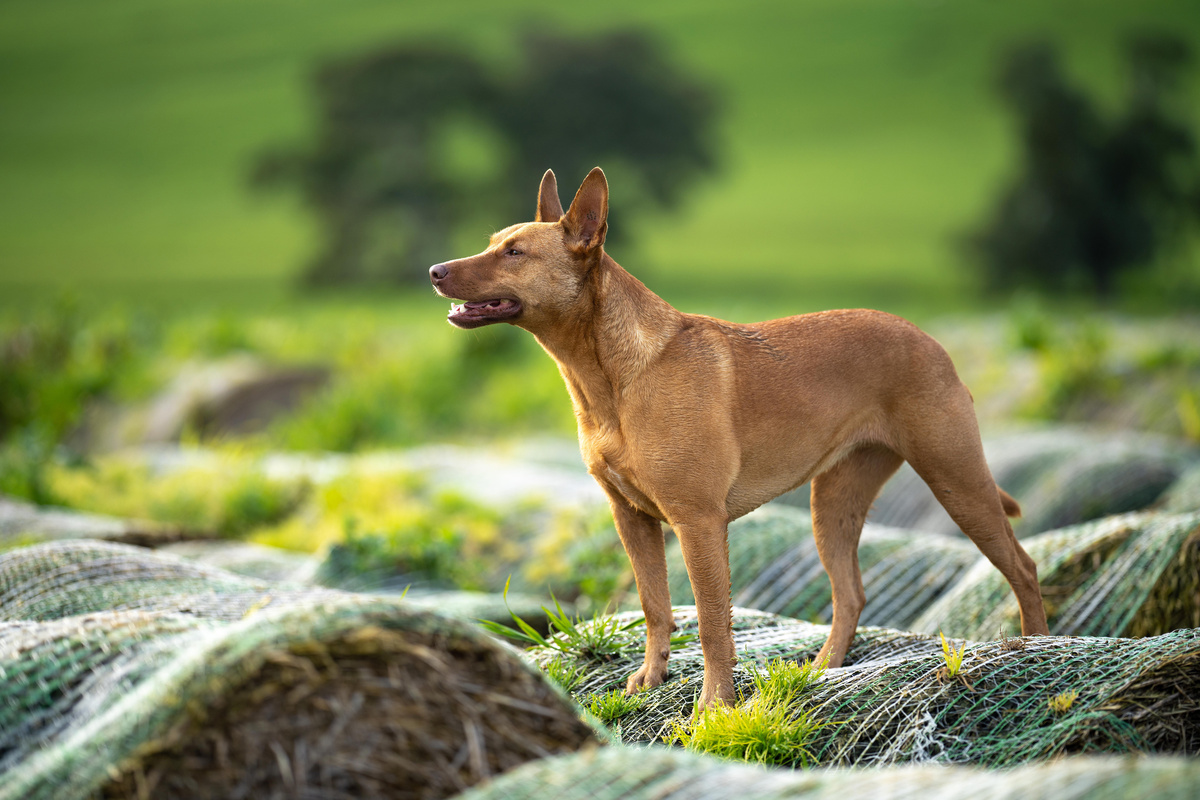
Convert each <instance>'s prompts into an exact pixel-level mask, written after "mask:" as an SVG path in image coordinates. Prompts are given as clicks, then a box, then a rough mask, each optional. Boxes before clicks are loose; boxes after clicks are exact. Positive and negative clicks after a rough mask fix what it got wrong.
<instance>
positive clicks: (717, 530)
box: [672, 514, 737, 709]
mask: <svg viewBox="0 0 1200 800" xmlns="http://www.w3.org/2000/svg"><path fill="white" fill-rule="evenodd" d="M727 526H728V519H727V518H726V517H725V516H724V515H717V514H711V515H708V516H699V517H695V518H692V519H690V520H688V521H678V522H676V521H674V520H673V521H672V527H673V528H674V530H675V535H676V536H677V537H678V538H679V544H680V549H681V550H682V551H683V561H684V563H685V564H686V565H687V571H688V580H690V581H691V583H692V594H693V595H695V597H696V615H697V617H698V618H699V623H700V647H701V649H702V650H703V651H704V687H703V688H702V689H701V691H700V708H702V709H704V708H707V707H708V706H709V705H711V704H712V703H714V702H726V703H732V702H733V700H734V686H733V667H734V665H735V664H736V663H737V654H736V653H735V652H734V647H733V625H732V622H733V620H732V617H731V608H730V596H729V592H730V586H729V537H728V527H727Z"/></svg>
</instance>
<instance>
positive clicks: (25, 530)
mask: <svg viewBox="0 0 1200 800" xmlns="http://www.w3.org/2000/svg"><path fill="white" fill-rule="evenodd" d="M200 535H201V534H198V533H195V532H189V531H185V530H182V529H180V528H178V527H173V526H170V525H163V524H161V523H157V522H149V521H146V520H132V519H121V518H119V517H109V516H105V515H103V514H87V513H83V512H81V511H72V510H71V509H66V508H54V507H48V506H38V505H34V504H33V503H26V502H24V501H21V500H14V499H12V498H10V497H0V549H5V548H8V547H13V546H22V545H27V544H30V543H32V542H38V541H54V540H58V539H85V538H86V539H104V540H107V541H112V542H124V543H125V544H138V545H144V546H146V547H153V546H155V545H158V544H164V543H167V542H174V541H178V540H181V539H188V538H192V537H196V536H200Z"/></svg>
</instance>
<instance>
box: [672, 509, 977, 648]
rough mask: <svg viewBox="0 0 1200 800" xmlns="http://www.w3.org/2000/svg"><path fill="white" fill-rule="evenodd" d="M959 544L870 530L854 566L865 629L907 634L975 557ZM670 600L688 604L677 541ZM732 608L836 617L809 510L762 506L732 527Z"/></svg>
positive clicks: (879, 528) (870, 527) (877, 528)
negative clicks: (864, 597)
mask: <svg viewBox="0 0 1200 800" xmlns="http://www.w3.org/2000/svg"><path fill="white" fill-rule="evenodd" d="M979 557H980V556H979V551H978V550H977V549H976V548H975V547H974V545H972V544H971V543H970V542H968V541H966V540H964V539H962V538H951V537H948V536H941V535H938V534H931V533H924V532H920V533H918V532H913V531H903V530H898V529H895V528H887V527H884V526H880V525H873V524H868V525H866V526H865V527H864V528H863V533H862V538H861V540H860V543H859V550H858V560H859V566H860V568H861V570H862V574H863V585H864V587H865V588H866V593H867V605H866V608H864V609H863V614H862V618H861V620H860V622H861V623H862V624H863V625H870V626H880V627H889V628H901V629H903V628H906V627H908V626H909V625H910V624H911V623H912V621H913V620H914V619H916V618H917V616H919V615H920V613H921V612H922V611H923V610H924V609H925V607H926V606H928V605H929V604H930V603H931V602H933V601H934V600H935V599H937V598H938V597H939V596H940V595H941V594H942V593H943V592H945V591H946V590H948V589H949V588H950V587H951V586H952V585H953V584H954V582H955V581H956V580H957V579H958V578H959V577H960V576H961V575H962V574H963V573H964V572H966V570H967V569H968V568H969V567H970V566H971V565H972V564H974V563H975V562H976V561H977V560H978V559H979ZM667 560H668V574H669V575H670V582H671V583H670V585H671V597H672V598H673V599H674V600H675V601H676V602H678V603H692V602H695V598H694V597H693V595H692V587H691V584H690V583H689V582H688V576H687V570H686V569H685V567H684V564H683V556H682V555H681V554H680V552H679V546H678V542H676V541H674V540H672V546H671V548H670V549H669V551H668V556H667ZM729 561H730V575H731V582H732V588H733V602H734V605H737V606H742V607H744V608H756V609H759V610H762V611H769V612H772V613H775V614H784V615H786V616H789V617H796V618H798V619H805V620H811V621H814V622H829V621H830V620H831V618H832V616H833V604H832V589H831V587H830V584H829V578H828V576H827V575H826V574H825V569H824V567H822V566H821V559H820V557H819V555H818V554H817V546H816V542H815V541H814V540H813V535H812V520H811V518H810V517H809V515H808V514H807V512H804V511H801V510H798V509H792V508H788V507H785V506H778V505H777V506H765V507H763V508H760V509H758V510H757V511H755V512H753V513H751V514H748V515H747V516H745V517H743V518H741V519H739V520H737V521H735V522H734V523H732V524H731V525H730V526H729Z"/></svg>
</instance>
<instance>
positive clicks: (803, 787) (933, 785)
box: [459, 747, 1200, 800]
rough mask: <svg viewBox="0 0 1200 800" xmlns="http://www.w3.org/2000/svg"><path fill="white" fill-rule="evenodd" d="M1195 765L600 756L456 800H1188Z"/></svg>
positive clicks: (643, 753)
mask: <svg viewBox="0 0 1200 800" xmlns="http://www.w3.org/2000/svg"><path fill="white" fill-rule="evenodd" d="M1197 783H1200V761H1197V760H1195V759H1187V758H1169V757H1154V758H1120V757H1075V758H1066V759H1062V760H1060V761H1056V762H1054V763H1050V764H1036V765H1029V766H1024V767H1018V768H1016V769H1012V770H1003V771H999V770H986V769H979V768H975V767H963V766H959V767H943V766H936V767H935V766H904V767H890V768H880V769H872V770H800V771H792V770H781V769H775V770H765V769H761V768H758V767H752V766H749V765H747V764H735V763H730V762H728V761H722V760H719V759H716V758H710V757H704V756H699V755H696V754H693V753H685V752H682V751H679V750H672V749H667V748H664V747H605V748H598V749H589V750H584V751H581V752H578V753H572V754H570V755H565V756H558V757H555V758H551V759H546V760H543V761H535V762H531V763H529V764H526V765H524V766H522V767H519V768H517V769H515V770H513V771H512V772H509V773H507V774H505V775H503V776H502V777H500V778H497V779H495V780H493V781H489V782H487V783H484V784H480V785H479V786H477V787H475V788H474V789H471V790H470V791H468V792H466V793H464V794H463V795H461V797H460V798H459V800H545V798H550V797H552V798H554V800H627V799H628V800H725V799H726V798H747V797H750V798H754V800H800V799H801V798H803V800H844V799H845V798H847V797H868V798H874V797H886V798H891V800H960V799H961V798H962V797H964V796H970V797H987V798H1013V800H1143V798H1147V797H1153V798H1155V800H1192V798H1194V797H1195V791H1196V785H1197Z"/></svg>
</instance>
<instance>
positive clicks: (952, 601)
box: [912, 512, 1200, 640]
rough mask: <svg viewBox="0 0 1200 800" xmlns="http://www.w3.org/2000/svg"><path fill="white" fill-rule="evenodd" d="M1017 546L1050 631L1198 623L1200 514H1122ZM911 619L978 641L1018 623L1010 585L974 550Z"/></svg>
mask: <svg viewBox="0 0 1200 800" xmlns="http://www.w3.org/2000/svg"><path fill="white" fill-rule="evenodd" d="M1024 545H1025V549H1026V550H1027V551H1028V552H1029V554H1030V556H1032V557H1033V559H1034V561H1036V562H1037V564H1038V578H1039V581H1040V583H1041V585H1042V594H1043V597H1044V599H1045V602H1046V611H1047V616H1048V617H1049V622H1050V630H1051V631H1052V632H1054V633H1058V634H1062V635H1070V636H1150V635H1155V634H1160V633H1165V632H1167V631H1170V630H1175V629H1178V628H1190V627H1200V513H1196V512H1193V513H1190V514H1162V513H1157V512H1142V513H1138V514H1123V515H1119V516H1114V517H1108V518H1105V519H1102V520H1098V521H1095V522H1088V523H1084V524H1082V525H1076V526H1072V527H1069V528H1063V529H1061V530H1058V531H1050V532H1048V533H1044V534H1040V535H1038V536H1034V537H1030V538H1028V539H1026V540H1025V541H1024ZM912 628H913V629H914V630H917V631H923V632H927V633H935V632H937V631H939V630H940V631H943V632H945V633H946V635H947V636H957V637H960V638H964V639H978V640H982V639H991V638H995V637H998V636H1000V635H1002V634H1003V633H1009V634H1013V633H1016V632H1019V631H1020V629H1021V626H1020V615H1019V612H1018V610H1017V603H1016V598H1015V597H1014V596H1013V594H1012V590H1011V589H1010V588H1009V586H1008V584H1007V583H1006V582H1005V580H1004V578H1003V576H1001V575H1000V573H999V572H998V571H997V570H996V569H995V567H993V566H992V565H991V564H990V563H988V562H987V561H985V560H983V559H980V560H979V561H978V562H977V563H976V564H975V566H974V567H972V568H971V569H970V571H969V572H967V573H966V574H965V575H964V576H963V577H962V578H961V580H960V581H959V582H958V584H957V585H955V586H954V588H953V589H951V590H950V591H948V592H946V593H945V594H944V595H942V596H941V597H940V598H939V599H938V600H936V601H935V602H934V603H932V604H931V605H930V606H929V607H928V608H927V609H926V610H925V611H924V612H923V613H922V614H921V616H920V617H918V618H917V619H916V620H915V621H914V622H913V624H912Z"/></svg>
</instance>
